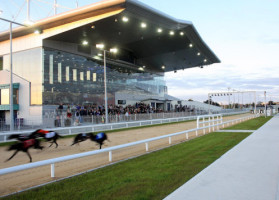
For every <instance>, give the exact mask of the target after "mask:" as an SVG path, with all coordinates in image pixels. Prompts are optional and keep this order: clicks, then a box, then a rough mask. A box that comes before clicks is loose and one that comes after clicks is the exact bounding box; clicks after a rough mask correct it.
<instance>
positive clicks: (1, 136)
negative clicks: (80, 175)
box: [0, 112, 243, 143]
mask: <svg viewBox="0 0 279 200" xmlns="http://www.w3.org/2000/svg"><path fill="white" fill-rule="evenodd" d="M231 114H243V112H236V113H226V114H223V115H231ZM202 116H203V115H202ZM197 117H198V116H185V117H176V118H163V119H153V120H143V121H128V122H118V123H109V124H95V125H94V124H89V125H86V126H85V125H84V126H70V127H57V128H51V130H52V131H55V132H58V133H59V134H61V135H62V136H63V135H75V134H78V133H90V132H98V131H106V130H115V129H125V128H131V127H140V126H148V125H154V124H163V123H171V122H181V121H189V120H196V119H197ZM33 128H35V129H33ZM33 128H32V129H29V130H25V131H19V130H17V131H16V130H15V131H13V132H2V133H1V132H0V143H3V142H8V141H11V140H8V139H7V138H8V136H9V135H13V134H30V133H31V132H34V131H35V130H36V129H39V128H41V129H44V127H40V126H38V127H33ZM47 130H49V129H47Z"/></svg>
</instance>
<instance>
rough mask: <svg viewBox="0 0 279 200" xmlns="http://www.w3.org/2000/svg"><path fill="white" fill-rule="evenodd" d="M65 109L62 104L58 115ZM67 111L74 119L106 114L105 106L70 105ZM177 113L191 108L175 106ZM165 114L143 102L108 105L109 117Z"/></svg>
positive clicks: (161, 110) (58, 109)
mask: <svg viewBox="0 0 279 200" xmlns="http://www.w3.org/2000/svg"><path fill="white" fill-rule="evenodd" d="M63 109H64V107H63V105H62V104H60V105H59V107H58V108H57V113H62V111H63ZM66 109H67V117H69V118H70V117H72V115H78V116H91V115H94V116H102V115H104V114H105V106H103V105H95V104H94V105H86V106H82V105H73V106H70V105H68V106H67V107H66ZM173 110H174V111H175V112H187V111H188V112H191V111H193V110H191V109H190V108H189V107H187V106H175V108H174V109H173ZM160 112H164V110H163V109H160V108H154V107H152V106H150V105H149V104H145V103H142V102H139V103H136V104H134V105H127V106H120V105H108V114H109V115H121V114H126V115H127V114H129V115H130V114H139V113H160Z"/></svg>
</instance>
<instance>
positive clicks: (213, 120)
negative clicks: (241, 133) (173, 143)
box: [196, 114, 223, 135]
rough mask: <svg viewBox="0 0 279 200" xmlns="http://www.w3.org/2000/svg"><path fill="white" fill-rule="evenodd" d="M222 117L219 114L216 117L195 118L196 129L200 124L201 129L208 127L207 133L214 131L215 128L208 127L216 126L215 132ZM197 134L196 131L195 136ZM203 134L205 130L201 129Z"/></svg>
mask: <svg viewBox="0 0 279 200" xmlns="http://www.w3.org/2000/svg"><path fill="white" fill-rule="evenodd" d="M222 122H223V117H222V115H221V114H216V115H202V116H198V117H197V128H200V124H202V126H203V127H205V126H206V124H207V126H209V129H208V132H210V131H211V128H212V129H213V131H215V126H213V127H211V126H210V125H216V126H217V130H219V128H220V125H222ZM197 134H198V131H196V135H197ZM203 134H205V129H203Z"/></svg>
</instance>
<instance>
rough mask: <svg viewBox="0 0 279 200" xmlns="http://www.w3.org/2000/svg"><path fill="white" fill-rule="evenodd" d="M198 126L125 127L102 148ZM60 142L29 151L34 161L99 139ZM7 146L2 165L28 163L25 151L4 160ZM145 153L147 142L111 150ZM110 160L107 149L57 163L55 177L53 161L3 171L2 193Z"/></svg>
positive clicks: (120, 155)
mask: <svg viewBox="0 0 279 200" xmlns="http://www.w3.org/2000/svg"><path fill="white" fill-rule="evenodd" d="M248 115H250V114H242V115H233V116H228V117H223V121H228V120H231V119H237V118H241V117H244V116H248ZM196 126H197V125H196V121H191V122H182V123H175V124H169V125H162V126H155V127H146V128H139V129H132V130H125V129H123V130H121V131H118V132H113V133H109V134H108V138H109V140H110V141H105V143H104V145H103V148H107V147H111V146H116V145H120V144H126V143H130V142H135V141H139V140H143V139H147V138H152V137H157V136H161V135H167V134H171V133H176V132H180V131H185V130H188V129H194V128H196ZM207 131H208V130H207ZM202 135H203V132H202V131H200V132H199V136H202ZM194 137H196V133H195V132H192V133H190V134H189V139H191V138H194ZM185 140H186V138H185V134H182V135H180V136H175V137H172V144H175V143H179V142H182V141H185ZM57 142H58V144H59V146H58V148H55V145H53V146H52V147H50V148H49V147H48V146H49V143H47V142H42V143H41V145H43V146H44V147H45V148H44V149H43V150H38V149H30V150H29V152H30V154H31V156H32V159H33V162H37V161H41V160H46V159H51V158H56V157H61V156H66V155H72V154H77V153H82V152H87V151H92V150H97V149H98V148H99V146H98V145H97V143H95V142H92V141H90V140H87V141H84V142H82V143H80V145H74V146H70V145H71V144H72V142H73V138H66V139H58V141H57ZM167 146H169V140H168V138H165V139H161V140H159V141H154V142H151V143H149V151H153V150H156V149H159V148H163V147H167ZM7 148H8V147H7V146H5V147H0V155H1V156H0V168H1V169H3V168H8V167H12V166H16V165H22V164H27V163H29V158H28V156H27V154H26V153H23V152H19V153H18V154H17V155H16V156H15V157H14V158H13V159H12V160H10V161H8V162H5V161H6V160H7V159H8V158H9V157H10V156H11V155H12V154H13V151H7ZM143 153H145V144H140V145H137V146H133V147H128V148H123V149H121V150H116V151H113V152H112V162H116V161H119V160H123V159H126V158H129V157H133V156H136V155H140V154H143ZM109 163H110V162H109V158H108V153H102V154H98V155H94V156H87V157H84V158H79V159H74V160H70V161H66V162H60V163H56V164H55V178H51V176H50V165H46V166H43V167H37V168H33V169H28V170H23V171H19V172H15V173H10V174H6V175H1V176H0V196H2V195H6V194H9V193H13V192H16V191H20V190H22V189H26V188H29V187H32V186H36V185H39V184H43V183H46V182H50V181H53V180H56V179H61V178H63V177H67V176H71V175H74V174H77V173H80V172H84V171H87V170H90V169H93V168H96V167H100V166H103V165H106V164H109Z"/></svg>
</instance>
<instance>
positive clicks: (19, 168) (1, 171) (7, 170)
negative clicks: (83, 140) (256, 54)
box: [0, 115, 259, 177]
mask: <svg viewBox="0 0 279 200" xmlns="http://www.w3.org/2000/svg"><path fill="white" fill-rule="evenodd" d="M258 116H259V115H253V116H246V117H242V118H239V119H234V120H230V121H226V122H220V120H213V121H216V122H217V123H213V124H212V125H208V126H203V127H201V128H196V129H189V130H186V131H181V132H177V133H172V134H168V135H163V136H158V137H154V138H149V139H145V140H141V141H136V142H131V143H127V144H122V145H118V146H113V147H108V148H105V149H100V150H94V151H89V152H84V153H78V154H73V155H68V156H63V157H58V158H52V159H48V160H42V161H38V162H34V163H28V164H23V165H18V166H14V167H9V168H4V169H0V175H4V174H9V173H13V172H17V171H22V170H27V169H31V168H36V167H40V166H45V165H51V177H55V163H59V162H63V161H68V160H73V159H77V158H82V157H86V156H91V155H96V154H101V153H104V152H108V159H109V162H112V152H113V151H115V150H119V149H123V148H127V147H132V146H135V145H138V144H145V150H146V152H148V150H149V148H148V143H149V142H152V141H156V140H160V139H164V138H168V139H169V144H171V142H172V141H171V138H172V137H173V136H177V135H181V134H185V137H186V140H188V139H189V133H190V132H196V135H197V131H199V130H205V129H207V128H209V130H210V128H213V127H217V130H218V129H219V128H220V127H221V126H223V127H224V126H225V124H230V123H231V124H235V123H237V122H242V121H245V120H249V119H252V118H255V117H258ZM209 119H212V117H209ZM211 122H212V121H210V120H208V123H211ZM203 133H204V134H205V132H203Z"/></svg>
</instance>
